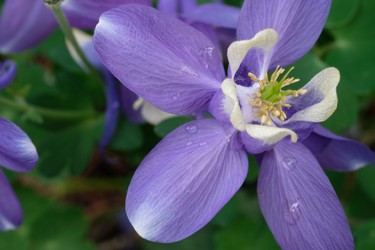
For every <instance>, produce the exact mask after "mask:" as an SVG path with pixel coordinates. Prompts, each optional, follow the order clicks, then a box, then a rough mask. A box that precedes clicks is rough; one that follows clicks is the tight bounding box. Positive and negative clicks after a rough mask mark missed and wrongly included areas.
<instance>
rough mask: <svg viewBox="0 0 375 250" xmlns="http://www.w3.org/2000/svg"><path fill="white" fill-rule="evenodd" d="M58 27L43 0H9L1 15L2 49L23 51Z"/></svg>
mask: <svg viewBox="0 0 375 250" xmlns="http://www.w3.org/2000/svg"><path fill="white" fill-rule="evenodd" d="M56 27H57V23H56V21H55V18H54V16H53V14H52V12H51V11H50V10H49V9H48V8H47V7H46V6H45V5H44V3H43V1H42V0H27V1H25V0H7V1H5V3H4V6H3V10H2V13H1V17H0V51H1V52H2V53H5V54H10V53H17V52H22V51H24V50H26V49H29V48H31V47H33V46H35V45H36V44H38V43H39V42H41V41H43V40H44V39H45V38H46V37H47V36H48V35H49V34H50V33H51V32H52V31H53V30H54V29H55V28H56Z"/></svg>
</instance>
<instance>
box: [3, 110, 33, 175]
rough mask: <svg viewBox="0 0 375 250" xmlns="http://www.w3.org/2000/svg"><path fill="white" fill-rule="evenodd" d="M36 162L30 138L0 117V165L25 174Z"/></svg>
mask: <svg viewBox="0 0 375 250" xmlns="http://www.w3.org/2000/svg"><path fill="white" fill-rule="evenodd" d="M37 162H38V154H37V152H36V149H35V146H34V144H33V143H32V142H31V140H30V138H29V137H28V136H27V135H26V134H25V132H23V131H22V130H21V129H20V128H19V127H17V126H16V125H15V124H14V123H12V122H10V121H8V120H6V119H4V118H1V117H0V165H1V166H3V167H5V168H8V169H10V170H13V171H17V172H25V171H29V170H31V169H32V168H33V167H34V166H35V165H36V163H37Z"/></svg>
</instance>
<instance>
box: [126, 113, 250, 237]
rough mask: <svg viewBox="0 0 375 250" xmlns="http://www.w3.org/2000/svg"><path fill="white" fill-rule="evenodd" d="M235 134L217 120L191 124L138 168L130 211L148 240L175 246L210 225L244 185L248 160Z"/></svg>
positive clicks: (130, 194) (165, 141) (129, 198)
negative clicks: (170, 243)
mask: <svg viewBox="0 0 375 250" xmlns="http://www.w3.org/2000/svg"><path fill="white" fill-rule="evenodd" d="M233 132H234V131H225V130H224V128H223V127H222V126H221V125H220V124H219V123H218V122H217V121H216V120H214V119H202V120H198V121H193V122H190V123H187V124H185V125H183V126H181V127H179V128H177V129H176V130H175V131H173V132H172V133H171V134H169V135H168V136H167V137H165V138H164V139H163V140H162V141H161V142H160V143H159V144H158V145H157V146H156V147H155V148H154V149H153V150H152V151H151V153H149V155H148V156H146V158H145V159H144V160H143V162H142V163H141V165H140V166H139V167H138V169H137V171H136V173H135V175H134V177H133V179H132V181H131V183H130V187H129V190H128V194H127V197H126V212H127V215H128V217H129V220H130V222H131V223H132V225H133V226H134V228H135V230H136V231H137V232H138V234H139V235H141V236H142V237H143V238H145V239H148V240H151V241H157V242H174V241H178V240H181V239H184V238H186V237H188V236H189V235H191V234H193V233H194V232H196V231H197V230H199V229H200V228H202V227H203V226H204V225H206V224H207V223H208V222H209V221H210V220H211V219H212V218H213V217H214V216H215V215H216V213H217V212H218V211H219V210H220V209H221V208H222V207H223V206H224V205H225V204H226V203H227V202H228V201H229V199H230V198H231V197H232V196H233V195H234V194H235V193H236V192H237V190H238V189H239V188H240V186H241V185H242V183H243V182H244V180H245V178H246V175H247V169H248V160H247V156H246V152H245V151H244V150H243V149H242V148H241V147H239V145H238V140H237V137H236V135H235V134H233Z"/></svg>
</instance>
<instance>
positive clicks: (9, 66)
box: [0, 60, 17, 89]
mask: <svg viewBox="0 0 375 250" xmlns="http://www.w3.org/2000/svg"><path fill="white" fill-rule="evenodd" d="M16 72H17V67H16V64H15V63H14V62H13V61H9V60H8V61H5V62H3V63H1V62H0V89H2V88H4V87H6V86H7V85H8V84H9V83H11V82H12V81H13V79H14V77H15V76H16Z"/></svg>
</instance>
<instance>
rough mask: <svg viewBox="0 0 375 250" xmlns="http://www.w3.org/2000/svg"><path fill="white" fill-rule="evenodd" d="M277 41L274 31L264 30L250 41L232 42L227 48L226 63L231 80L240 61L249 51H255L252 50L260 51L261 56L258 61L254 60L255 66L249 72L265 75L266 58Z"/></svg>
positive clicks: (266, 67)
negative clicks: (227, 62) (227, 63)
mask: <svg viewBox="0 0 375 250" xmlns="http://www.w3.org/2000/svg"><path fill="white" fill-rule="evenodd" d="M277 40H278V34H277V32H276V31H275V30H272V29H265V30H262V31H259V32H258V33H257V34H255V36H254V37H253V38H251V39H250V40H243V41H236V42H233V43H232V44H231V45H230V46H229V48H228V61H229V66H230V72H231V74H232V78H234V76H235V75H236V73H237V70H238V69H239V67H240V65H241V63H242V61H243V60H244V58H245V56H246V55H247V54H248V52H249V51H250V50H251V49H256V50H254V51H256V52H258V51H259V50H261V52H262V55H263V57H262V58H260V59H259V60H257V61H255V60H254V63H256V64H257V65H254V67H253V68H254V69H253V70H252V71H251V72H252V73H255V74H256V73H258V72H263V73H266V72H267V69H268V58H269V55H270V52H271V50H272V48H273V46H274V45H275V44H276V42H277ZM256 71H258V72H256ZM260 77H261V76H260ZM261 78H262V77H261Z"/></svg>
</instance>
